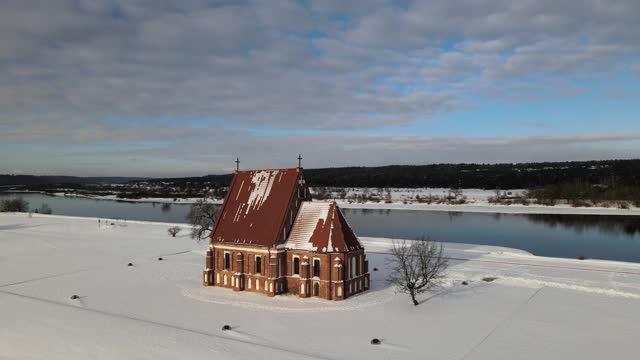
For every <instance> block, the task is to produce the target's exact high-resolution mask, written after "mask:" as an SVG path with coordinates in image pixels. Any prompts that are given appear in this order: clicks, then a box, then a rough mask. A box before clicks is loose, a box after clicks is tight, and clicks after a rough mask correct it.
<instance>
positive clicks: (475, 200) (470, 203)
mask: <svg viewBox="0 0 640 360" xmlns="http://www.w3.org/2000/svg"><path fill="white" fill-rule="evenodd" d="M394 190H396V191H395V194H396V195H395V196H393V198H392V200H391V201H390V202H385V201H376V202H374V201H365V202H354V201H352V200H343V199H340V198H330V199H327V200H314V201H336V203H337V204H338V205H339V206H340V207H342V208H346V209H378V210H423V211H459V212H474V213H501V214H559V215H632V216H640V208H638V207H634V206H630V207H629V208H628V209H620V208H616V207H608V208H605V207H597V206H593V207H573V206H571V205H568V204H557V205H554V206H546V205H538V204H533V203H532V204H531V205H527V206H525V205H520V204H513V205H502V204H494V203H490V202H489V201H488V198H489V197H491V196H492V194H494V193H493V192H492V191H489V190H481V189H466V190H464V191H467V193H466V194H467V195H468V196H469V197H468V198H467V203H465V204H436V203H431V204H427V203H416V202H409V201H408V200H407V198H408V197H412V198H415V196H416V195H418V196H420V194H422V195H423V196H427V195H428V194H433V193H438V192H443V191H445V190H443V189H394ZM350 191H355V190H354V189H351V190H350ZM522 191H524V190H509V191H508V192H513V193H514V194H519V193H521V192H522ZM20 193H24V194H28V193H38V194H43V195H48V196H56V197H64V198H83V199H93V200H109V201H120V202H131V203H160V204H193V203H195V202H197V201H199V200H201V199H200V198H182V199H180V198H178V199H169V198H140V199H127V198H118V197H117V196H116V195H82V194H74V193H63V192H57V193H46V192H41V191H20V192H11V193H9V192H7V193H5V194H20ZM0 194H1V193H0ZM467 195H465V196H467ZM206 201H207V202H209V203H212V204H218V205H221V204H222V203H223V199H206Z"/></svg>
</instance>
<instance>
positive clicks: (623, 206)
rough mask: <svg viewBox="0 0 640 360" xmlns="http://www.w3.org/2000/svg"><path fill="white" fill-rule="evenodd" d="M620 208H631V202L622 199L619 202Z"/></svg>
mask: <svg viewBox="0 0 640 360" xmlns="http://www.w3.org/2000/svg"><path fill="white" fill-rule="evenodd" d="M618 209H623V210H629V203H628V202H626V201H620V202H619V203H618Z"/></svg>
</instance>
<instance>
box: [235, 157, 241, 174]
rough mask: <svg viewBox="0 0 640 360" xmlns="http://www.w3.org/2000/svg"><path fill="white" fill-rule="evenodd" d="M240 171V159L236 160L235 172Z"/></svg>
mask: <svg viewBox="0 0 640 360" xmlns="http://www.w3.org/2000/svg"><path fill="white" fill-rule="evenodd" d="M238 171H240V158H236V172H238Z"/></svg>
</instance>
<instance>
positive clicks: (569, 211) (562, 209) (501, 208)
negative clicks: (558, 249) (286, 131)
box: [336, 200, 640, 216]
mask: <svg viewBox="0 0 640 360" xmlns="http://www.w3.org/2000/svg"><path fill="white" fill-rule="evenodd" d="M336 202H337V203H338V205H339V206H340V207H342V208H347V209H379V210H387V209H389V210H424V211H454V212H455V211H459V212H474V213H499V214H559V215H634V216H639V215H640V208H636V207H631V208H629V209H617V208H603V207H572V206H570V205H555V206H545V205H528V206H524V205H498V204H489V203H484V204H478V203H473V204H460V205H449V204H403V203H391V204H385V203H373V202H369V203H364V204H358V203H349V202H345V201H340V200H337V201H336Z"/></svg>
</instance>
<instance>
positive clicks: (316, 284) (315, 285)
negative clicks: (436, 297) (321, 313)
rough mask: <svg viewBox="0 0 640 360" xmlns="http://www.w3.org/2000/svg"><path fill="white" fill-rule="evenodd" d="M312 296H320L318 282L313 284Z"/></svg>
mask: <svg viewBox="0 0 640 360" xmlns="http://www.w3.org/2000/svg"><path fill="white" fill-rule="evenodd" d="M313 296H320V283H314V284H313Z"/></svg>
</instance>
